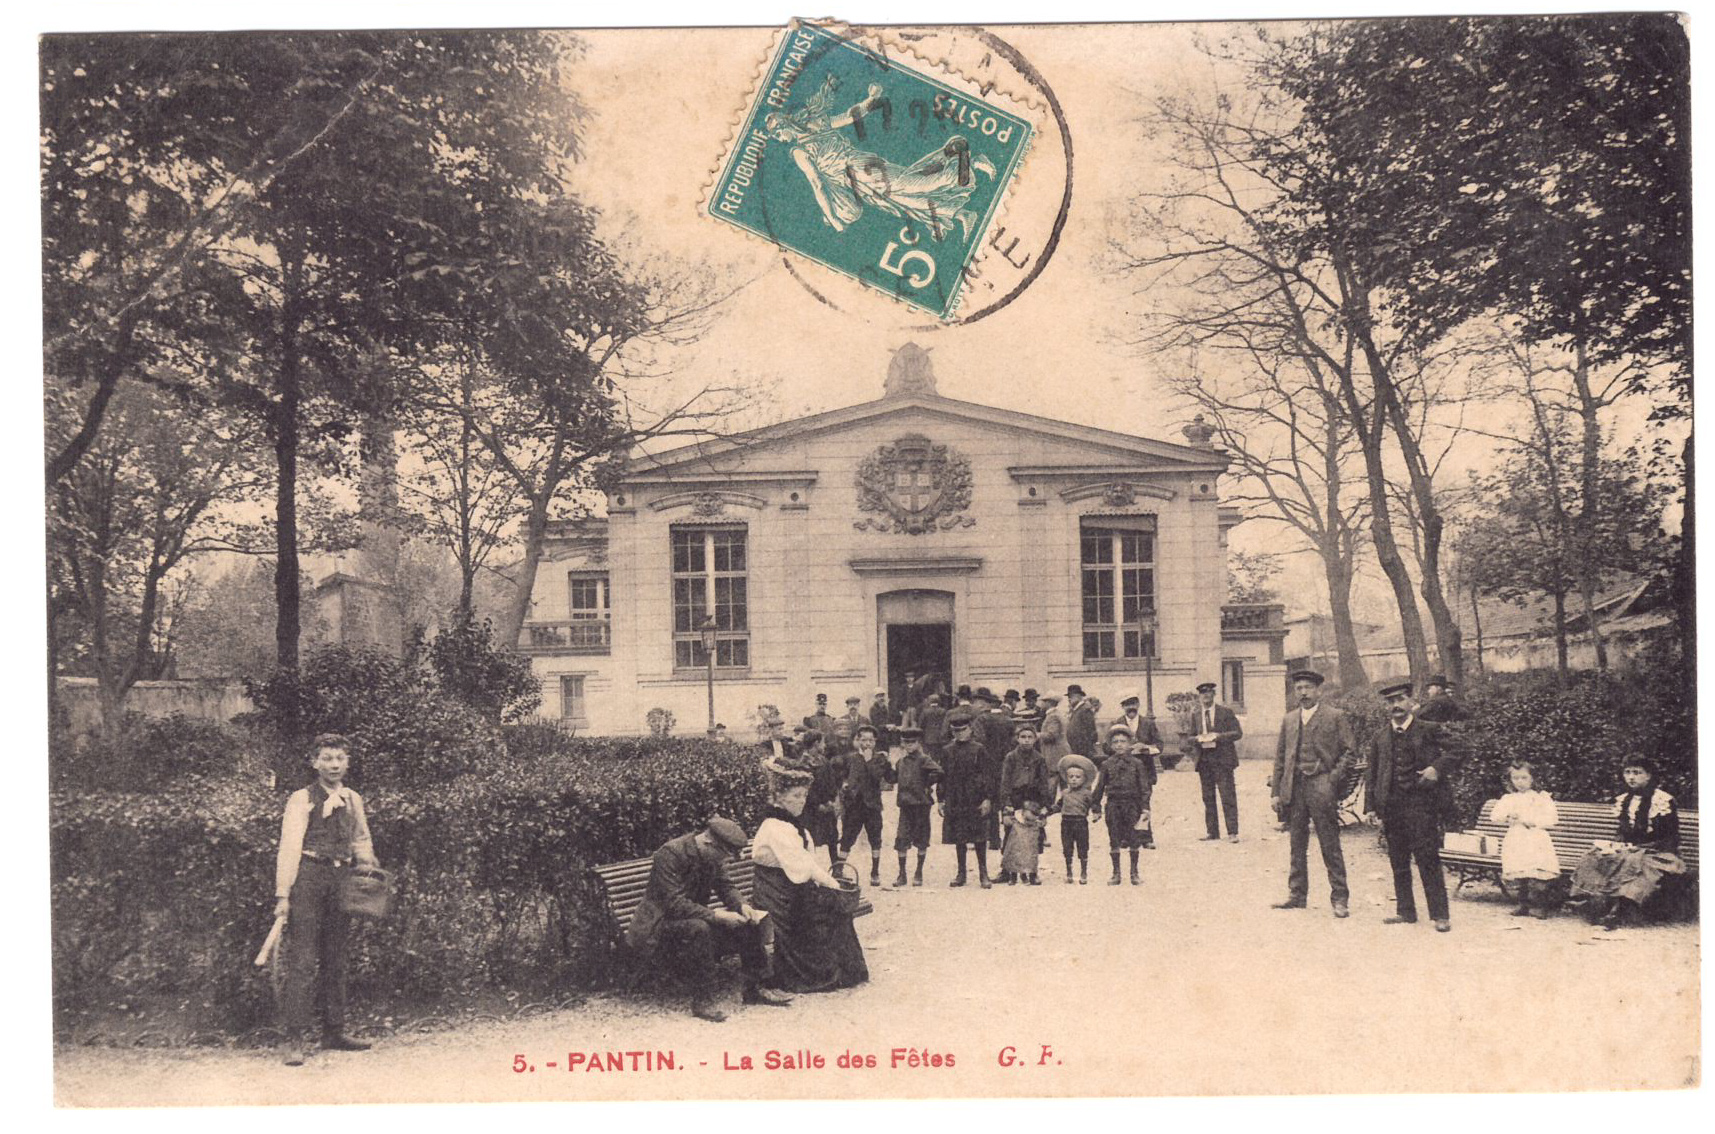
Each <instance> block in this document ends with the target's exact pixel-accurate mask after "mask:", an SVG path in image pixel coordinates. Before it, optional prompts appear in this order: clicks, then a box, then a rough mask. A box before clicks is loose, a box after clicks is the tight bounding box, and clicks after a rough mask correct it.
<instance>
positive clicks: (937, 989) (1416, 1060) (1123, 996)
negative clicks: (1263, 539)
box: [55, 764, 1700, 1106]
mask: <svg viewBox="0 0 1715 1134" xmlns="http://www.w3.org/2000/svg"><path fill="white" fill-rule="evenodd" d="M1239 774H1240V813H1241V815H1242V816H1243V818H1244V821H1245V827H1246V830H1245V833H1244V839H1243V841H1241V842H1240V843H1238V844H1231V843H1227V842H1219V843H1206V842H1200V841H1198V838H1199V836H1201V834H1202V833H1203V832H1202V804H1201V802H1200V799H1199V796H1198V785H1197V777H1196V775H1195V774H1193V773H1191V772H1189V771H1185V770H1179V771H1174V772H1170V773H1167V774H1166V775H1165V776H1164V777H1163V779H1162V783H1161V786H1160V787H1159V788H1158V789H1157V794H1156V801H1155V802H1156V808H1155V809H1156V814H1157V816H1158V820H1157V822H1158V832H1159V839H1160V842H1161V848H1160V849H1159V850H1157V851H1154V852H1147V851H1146V852H1144V877H1145V882H1144V885H1142V886H1140V887H1132V886H1129V885H1128V886H1121V887H1117V888H1110V887H1109V886H1107V885H1105V881H1106V875H1107V857H1106V853H1105V851H1106V845H1105V838H1104V837H1103V836H1102V835H1100V834H1098V835H1097V836H1096V837H1095V844H1096V845H1095V846H1094V847H1093V848H1092V849H1093V850H1094V852H1095V857H1094V861H1093V862H1092V864H1091V865H1092V869H1091V884H1090V885H1087V886H1079V885H1070V886H1068V885H1066V884H1064V882H1063V880H1062V873H1061V871H1062V867H1061V864H1060V860H1059V854H1060V848H1059V840H1058V837H1057V836H1058V821H1057V820H1056V821H1055V823H1054V824H1053V826H1051V828H1050V835H1051V838H1052V839H1053V842H1054V846H1053V848H1052V849H1051V850H1050V851H1049V852H1048V853H1047V854H1046V855H1045V856H1044V857H1043V865H1044V884H1043V885H1042V886H1039V887H1004V886H1003V887H998V888H996V889H995V890H992V891H982V890H979V889H977V888H975V887H974V886H973V887H969V888H966V889H962V890H949V889H948V888H947V885H946V883H947V881H948V879H949V877H950V876H951V873H952V867H951V858H952V852H951V850H950V849H947V848H940V847H937V848H935V849H934V850H933V851H932V852H931V854H932V856H933V857H932V858H931V861H930V871H929V884H928V885H926V886H925V887H923V888H922V889H911V888H907V889H905V890H900V891H896V890H893V889H891V888H884V889H882V890H879V891H877V892H875V894H874V901H875V906H876V912H875V914H874V915H873V916H870V917H867V918H865V919H863V920H862V921H860V922H859V923H858V925H859V932H860V934H861V936H862V937H863V940H864V947H865V950H866V951H867V954H868V957H869V961H870V967H871V974H872V979H871V981H870V983H869V984H868V985H866V986H864V987H862V988H858V989H852V990H848V991H844V992H838V993H830V994H824V995H820V996H802V997H799V998H798V1000H797V1002H796V1003H795V1004H794V1005H792V1006H791V1007H790V1008H787V1009H784V1010H781V1009H771V1008H751V1009H748V1010H746V1009H743V1008H740V1007H739V1006H738V1005H737V1004H736V1003H734V1004H733V1005H732V1008H733V1015H732V1018H731V1019H730V1020H729V1021H728V1022H727V1023H725V1024H720V1025H715V1024H708V1023H704V1022H702V1021H699V1020H695V1019H692V1018H691V1017H690V1016H689V1015H687V1014H684V1012H683V1005H682V1003H681V1002H668V1001H659V1000H657V1001H650V1000H637V999H628V998H624V997H615V996H603V997H597V998H595V999H593V1000H591V1001H590V1002H589V1003H588V1004H587V1005H585V1006H583V1007H580V1008H577V1009H575V1010H568V1011H564V1012H559V1013H555V1014H552V1015H547V1016H541V1017H536V1018H532V1019H528V1020H522V1021H515V1022H510V1023H505V1024H492V1023H490V1024H472V1025H467V1026H462V1027H459V1028H457V1029H453V1030H449V1031H445V1032H440V1033H434V1034H428V1035H416V1036H400V1037H395V1038H391V1039H388V1040H385V1041H384V1042H382V1043H381V1044H380V1045H379V1046H378V1047H377V1048H376V1050H374V1051H372V1052H369V1053H366V1054H362V1055H340V1054H332V1053H321V1054H315V1055H312V1057H311V1059H310V1062H309V1064H308V1065H307V1066H305V1067H302V1068H288V1067H284V1066H281V1065H280V1064H279V1063H278V1062H277V1061H276V1060H275V1059H274V1058H273V1057H272V1056H270V1055H268V1054H267V1053H261V1052H254V1051H215V1050H195V1051H188V1050H181V1051H158V1050H118V1049H103V1048H66V1049H61V1050H60V1051H59V1052H58V1053H57V1058H56V1068H55V1080H56V1093H57V1097H58V1099H59V1101H60V1102H61V1103H62V1104H69V1105H77V1106H128V1105H148V1104H178V1105H188V1104H201V1103H228V1104H232V1103H296V1102H327V1101H330V1100H333V1099H338V1100H340V1101H347V1102H400V1101H424V1102H427V1101H457V1100H465V1101H476V1100H521V1101H523V1100H540V1099H620V1098H771V1097H772V1098H789V1097H795V1098H816V1097H839V1096H863V1097H876V1096H882V1097H887V1096H893V1097H918V1096H949V1095H951V1096H985V1095H987V1096H997V1095H1038V1096H1042V1095H1048V1096H1053V1095H1102V1094H1110V1095H1111V1094H1128V1095H1173V1094H1215V1093H1220V1094H1247V1093H1271V1094H1277V1093H1295V1092H1343V1093H1345V1092H1376V1091H1468V1090H1536V1091H1542V1090H1574V1089H1580V1088H1584V1089H1604V1088H1626V1087H1682V1086H1688V1085H1692V1084H1695V1083H1696V1082H1697V1081H1698V1080H1699V1077H1700V1068H1699V1066H1698V1062H1697V1059H1698V1051H1699V1034H1698V1029H1699V1015H1698V1012H1699V1008H1698V948H1699V945H1698V933H1697V929H1696V927H1695V926H1684V925H1676V926H1667V927H1652V928H1647V929H1640V930H1630V931H1625V932H1620V933H1612V934H1608V933H1602V932H1600V931H1593V930H1591V929H1590V928H1589V927H1588V926H1586V925H1585V924H1584V923H1583V922H1582V921H1581V920H1579V919H1577V918H1575V917H1572V916H1570V915H1561V916H1559V917H1557V918H1555V919H1553V920H1551V921H1546V922H1542V921H1536V920H1534V919H1519V918H1513V917H1510V916H1508V910H1509V909H1510V908H1511V904H1510V903H1507V902H1504V901H1503V900H1502V899H1500V898H1499V897H1497V896H1496V895H1495V894H1494V891H1493V889H1492V888H1491V887H1486V886H1472V887H1468V888H1467V891H1466V895H1465V896H1462V897H1459V898H1456V899H1455V902H1454V907H1453V926H1454V928H1453V932H1452V933H1450V934H1438V933H1435V932H1434V931H1433V930H1432V929H1431V928H1430V926H1429V925H1428V923H1427V921H1425V922H1424V923H1423V924H1421V925H1418V926H1413V927H1392V926H1383V925H1382V924H1381V919H1382V918H1383V917H1384V916H1386V914H1388V913H1390V912H1391V906H1392V900H1391V893H1392V887H1391V883H1390V881H1389V877H1388V874H1387V864H1386V859H1385V858H1384V856H1382V855H1381V854H1380V853H1379V852H1378V850H1377V847H1376V843H1375V838H1374V836H1373V835H1372V834H1371V833H1369V832H1366V831H1349V832H1347V835H1346V841H1345V846H1346V856H1347V863H1348V866H1349V869H1350V873H1351V881H1352V891H1353V902H1352V916H1351V918H1350V919H1348V920H1346V921H1337V920H1335V919H1333V918H1332V917H1331V916H1330V913H1329V908H1328V901H1327V893H1326V883H1325V879H1324V877H1323V875H1322V870H1321V865H1320V863H1319V862H1317V861H1315V853H1316V852H1315V849H1314V844H1313V845H1312V850H1311V856H1312V866H1311V888H1312V893H1311V900H1310V908H1309V909H1308V910H1304V911H1293V912H1281V911H1274V910H1271V909H1269V908H1268V903H1269V902H1270V901H1272V900H1274V899H1275V898H1277V897H1279V896H1281V894H1282V893H1283V892H1284V890H1285V875H1286V858H1287V848H1286V842H1285V836H1284V834H1278V833H1276V832H1275V831H1274V830H1273V828H1272V824H1271V823H1268V822H1266V820H1268V819H1270V818H1271V817H1270V816H1269V815H1268V812H1267V807H1266V790H1265V789H1264V787H1263V781H1264V779H1265V777H1266V775H1267V772H1266V769H1265V768H1263V767H1261V766H1260V765H1256V764H1246V765H1244V766H1243V767H1242V768H1241V769H1240V773H1239ZM891 838H892V833H891V829H890V830H889V833H888V840H889V845H891ZM884 856H885V858H886V859H888V860H889V862H890V861H891V857H892V852H891V850H884ZM857 858H858V860H859V861H860V863H861V862H866V861H867V854H866V851H864V850H861V849H860V850H859V851H858V852H857ZM891 877H892V871H891V870H888V871H887V872H886V874H885V875H884V880H887V881H891ZM1473 891H1475V892H1473ZM1045 1047H1046V1048H1048V1049H1050V1054H1048V1055H1047V1056H1046V1058H1044V1056H1043V1050H1044V1048H1045ZM896 1049H899V1051H900V1059H901V1062H900V1063H899V1064H898V1065H897V1066H895V1065H894V1059H895V1050H896ZM770 1051H774V1052H776V1053H779V1054H780V1056H781V1057H785V1056H791V1057H792V1058H793V1060H794V1062H797V1061H798V1058H799V1057H798V1055H797V1053H801V1052H807V1053H810V1054H811V1055H812V1056H819V1057H820V1058H821V1059H822V1060H823V1061H824V1065H823V1066H821V1067H811V1068H808V1069H800V1068H798V1067H794V1068H792V1069H779V1070H769V1069H766V1068H765V1067H764V1062H765V1059H766V1057H767V1053H768V1052H770ZM912 1051H915V1052H916V1053H918V1054H919V1055H920V1056H921V1055H924V1054H929V1055H938V1056H941V1057H942V1063H943V1065H942V1066H921V1065H919V1066H913V1065H912V1064H911V1062H910V1053H911V1052H912ZM590 1052H599V1053H603V1056H602V1058H603V1059H604V1060H605V1058H606V1056H605V1053H608V1052H638V1053H666V1055H665V1057H663V1056H662V1055H660V1054H653V1055H650V1056H648V1057H644V1056H638V1057H636V1058H635V1059H632V1058H629V1057H624V1058H622V1060H621V1062H622V1063H624V1064H625V1065H626V1066H627V1068H628V1069H626V1070H623V1071H621V1070H601V1071H592V1070H588V1069H587V1068H588V1059H587V1058H585V1059H584V1060H581V1061H580V1067H579V1069H578V1070H577V1071H572V1072H568V1070H567V1069H566V1068H567V1062H568V1054H569V1053H590ZM848 1052H851V1053H857V1054H858V1055H859V1056H864V1055H873V1056H874V1057H875V1059H876V1064H877V1065H876V1066H875V1067H874V1068H873V1069H871V1068H857V1069H853V1068H845V1067H841V1066H839V1065H838V1064H839V1062H840V1056H841V1055H842V1054H844V1053H848ZM518 1055H523V1056H524V1060H525V1064H526V1065H527V1066H533V1067H534V1068H535V1069H534V1070H529V1071H524V1072H515V1071H514V1070H513V1065H514V1059H515V1057H516V1056H518ZM1009 1055H1010V1056H1011V1057H1013V1058H1014V1059H1015V1060H1016V1061H1015V1062H1012V1063H1008V1062H1007V1059H1008V1057H1009ZM947 1056H951V1057H952V1065H951V1066H947V1065H945V1064H946V1057H947ZM747 1057H748V1058H749V1059H750V1061H751V1063H752V1066H753V1069H751V1070H727V1069H725V1068H726V1066H727V1065H738V1064H740V1063H741V1062H742V1060H743V1059H745V1058H747ZM668 1060H670V1061H671V1069H670V1070H669V1069H664V1068H663V1067H662V1065H663V1064H665V1063H666V1062H667V1061H668ZM812 1061H813V1060H812ZM549 1062H554V1063H556V1064H557V1066H556V1067H554V1068H553V1069H550V1068H549V1067H548V1066H547V1064H548V1063H549ZM650 1062H653V1063H654V1064H655V1065H656V1067H657V1068H658V1069H656V1070H647V1069H643V1068H644V1067H645V1066H646V1065H647V1064H648V1063H650ZM633 1064H635V1065H636V1066H637V1067H638V1068H639V1069H636V1070H633V1069H629V1068H630V1067H631V1066H632V1065H633Z"/></svg>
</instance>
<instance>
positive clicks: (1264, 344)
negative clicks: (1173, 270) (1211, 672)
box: [1174, 317, 1369, 689]
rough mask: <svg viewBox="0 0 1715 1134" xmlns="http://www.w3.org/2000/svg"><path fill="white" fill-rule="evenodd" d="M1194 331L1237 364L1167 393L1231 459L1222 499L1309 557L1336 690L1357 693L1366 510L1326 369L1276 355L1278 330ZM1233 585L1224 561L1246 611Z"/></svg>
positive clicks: (1220, 325)
mask: <svg viewBox="0 0 1715 1134" xmlns="http://www.w3.org/2000/svg"><path fill="white" fill-rule="evenodd" d="M1198 331H1199V333H1200V334H1201V336H1202V338H1201V339H1200V341H1201V342H1203V343H1206V344H1208V345H1211V346H1214V347H1216V348H1217V349H1223V350H1229V349H1230V350H1232V351H1233V352H1235V353H1237V354H1238V355H1239V358H1240V361H1239V363H1238V365H1237V366H1236V367H1234V368H1233V372H1231V373H1227V372H1223V371H1214V370H1212V371H1210V372H1208V373H1201V372H1199V371H1198V369H1197V368H1195V367H1193V369H1192V372H1191V375H1190V377H1188V378H1186V379H1184V380H1182V381H1180V382H1176V383H1174V388H1175V389H1176V390H1177V391H1178V392H1179V393H1181V394H1182V395H1184V396H1186V397H1187V398H1189V399H1190V400H1191V401H1192V402H1193V403H1194V404H1196V405H1197V406H1199V407H1201V408H1202V409H1203V410H1204V411H1205V413H1207V414H1208V415H1209V419H1210V420H1211V421H1212V422H1213V427H1214V429H1215V432H1216V435H1217V436H1218V437H1219V438H1220V439H1221V444H1222V447H1223V448H1225V449H1226V450H1227V451H1228V452H1229V453H1230V454H1231V455H1232V457H1233V466H1234V469H1235V472H1236V483H1235V484H1234V486H1233V489H1232V491H1230V492H1228V493H1227V498H1228V499H1229V500H1232V501H1233V502H1235V503H1237V504H1238V505H1239V506H1240V507H1243V508H1245V509H1246V510H1247V512H1248V513H1249V515H1250V516H1251V517H1252V518H1255V519H1258V520H1265V521H1271V522H1274V523H1278V524H1284V525H1285V526H1286V527H1287V528H1289V529H1290V530H1292V531H1295V532H1297V533H1298V534H1299V535H1300V536H1302V537H1303V538H1304V539H1306V540H1308V541H1309V543H1310V546H1311V547H1312V548H1313V549H1314V550H1315V552H1316V554H1317V557H1318V558H1319V559H1320V561H1321V563H1322V573H1323V579H1324V581H1325V583H1326V585H1327V589H1328V605H1329V610H1330V612H1331V616H1332V619H1333V622H1334V638H1335V643H1336V652H1337V656H1338V658H1339V666H1340V685H1341V687H1342V688H1346V689H1358V688H1362V687H1363V686H1365V685H1367V684H1368V681H1369V679H1368V676H1367V675H1366V674H1365V672H1364V667H1363V659H1362V657H1361V655H1360V654H1359V652H1358V640H1357V634H1356V632H1355V631H1354V630H1353V627H1352V579H1353V575H1354V574H1355V572H1356V569H1357V553H1358V546H1359V543H1360V539H1359V528H1360V527H1361V525H1362V523H1363V518H1364V516H1365V514H1366V512H1367V508H1368V503H1367V498H1366V496H1365V494H1364V493H1363V491H1362V483H1361V481H1354V480H1353V479H1352V477H1351V475H1350V472H1351V469H1350V466H1351V465H1352V463H1353V462H1354V460H1355V459H1356V458H1357V457H1358V453H1357V449H1356V445H1355V434H1354V431H1353V430H1352V428H1351V427H1350V425H1349V424H1348V423H1347V421H1346V416H1345V412H1344V409H1343V407H1342V406H1341V404H1340V401H1339V399H1338V396H1337V394H1336V393H1335V391H1333V390H1331V389H1330V388H1329V386H1328V385H1327V384H1326V382H1325V376H1326V371H1325V369H1323V368H1322V367H1320V366H1317V365H1314V364H1305V363H1301V362H1299V361H1298V360H1297V359H1296V358H1295V357H1294V356H1293V353H1292V352H1290V351H1288V350H1285V349H1282V348H1283V346H1284V344H1285V343H1286V342H1287V341H1288V340H1287V339H1283V338H1282V336H1281V334H1280V328H1279V326H1278V324H1274V325H1271V324H1269V323H1268V322H1267V321H1266V320H1261V319H1257V318H1255V317H1244V318H1237V317H1235V318H1220V319H1217V320H1213V321H1204V322H1203V323H1202V325H1201V326H1200V327H1199V328H1198ZM1354 489H1356V490H1357V491H1355V492H1354V491H1353V490H1354ZM1235 554H1236V556H1237V560H1238V563H1239V564H1242V565H1244V566H1247V567H1249V566H1252V565H1254V566H1257V567H1259V568H1261V569H1262V570H1264V571H1266V572H1267V574H1272V573H1273V571H1275V570H1278V569H1279V567H1278V557H1275V556H1264V557H1261V558H1260V560H1258V559H1257V557H1247V556H1244V554H1243V553H1235ZM1234 575H1235V570H1234V555H1233V554H1230V555H1229V570H1228V592H1229V599H1230V601H1233V602H1241V601H1248V600H1243V599H1239V598H1236V597H1233V595H1234V594H1236V593H1237V590H1239V589H1245V588H1242V587H1240V588H1235V585H1234V583H1235V579H1234ZM1265 579H1266V575H1265Z"/></svg>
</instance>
